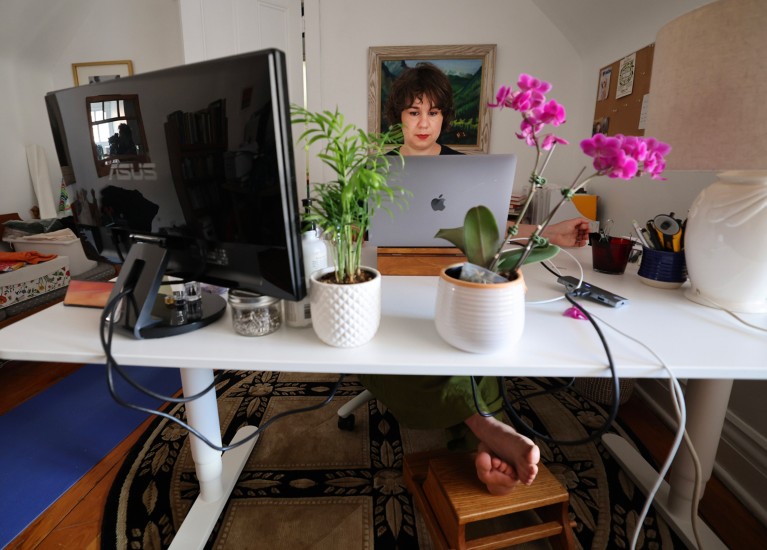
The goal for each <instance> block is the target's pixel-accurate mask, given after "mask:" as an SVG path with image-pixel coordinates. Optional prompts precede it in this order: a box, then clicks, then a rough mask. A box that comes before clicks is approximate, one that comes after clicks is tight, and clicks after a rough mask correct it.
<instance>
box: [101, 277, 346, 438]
mask: <svg viewBox="0 0 767 550" xmlns="http://www.w3.org/2000/svg"><path fill="white" fill-rule="evenodd" d="M132 292H133V289H123V290H122V291H120V292H119V293H118V294H117V295H116V296H115V297H114V298H113V299H112V300H110V301H109V303H108V304H107V305H106V306H105V307H104V311H103V312H102V314H101V330H100V336H101V344H102V347H103V348H104V353H105V355H106V357H107V361H106V374H107V387H108V388H109V394H110V395H111V396H112V398H113V399H114V400H115V401H116V402H117V403H118V404H119V405H122V406H123V407H126V408H128V409H133V410H135V411H139V412H143V413H147V414H151V415H155V416H160V417H162V418H166V419H168V420H170V421H172V422H175V423H176V424H178V425H179V426H181V427H182V428H184V429H185V430H187V431H188V432H189V433H190V434H192V435H193V436H195V437H197V438H198V439H199V440H200V441H202V442H203V443H205V444H206V445H207V446H208V447H210V448H211V449H213V450H215V451H219V452H222V453H225V452H227V451H230V450H232V449H235V448H237V447H239V446H241V445H245V444H246V443H248V442H249V441H251V440H253V439H255V438H256V437H258V436H259V435H261V432H263V431H264V430H265V429H266V428H268V427H269V426H270V425H272V424H273V423H274V422H276V421H277V420H279V419H281V418H284V417H286V416H291V415H294V414H299V413H304V412H310V411H314V410H317V409H321V408H322V407H324V406H326V405H327V404H329V403H330V402H331V401H332V400H333V398H334V397H335V395H336V393H337V392H338V389H339V387H340V386H341V382H343V380H344V378H345V377H346V375H345V374H341V375H340V376H339V377H338V380H337V381H336V383H335V384H334V385H333V387H332V388H331V390H330V394H328V396H327V398H326V399H325V400H324V401H323V402H322V403H318V404H316V405H309V406H307V407H302V408H298V409H292V410H289V411H283V412H281V413H279V414H276V415H274V416H273V417H271V418H270V419H269V420H267V421H266V422H264V423H263V424H262V425H260V426H258V427H257V428H256V431H255V432H253V433H252V434H250V435H248V436H247V437H245V438H244V439H241V440H240V441H237V442H236V443H232V444H231V445H226V446H219V445H216V444H215V443H213V442H212V441H210V440H209V439H208V438H207V437H205V436H204V435H203V434H202V433H200V432H199V431H198V430H196V429H194V428H193V427H192V426H190V425H189V424H187V423H186V422H184V421H183V420H180V419H178V418H176V417H175V416H173V415H171V414H169V413H166V412H164V411H160V410H157V409H150V408H148V407H143V406H141V405H136V404H135V403H130V402H128V401H125V400H124V399H123V398H122V397H120V396H119V395H118V393H117V389H116V388H115V385H114V375H113V372H112V370H113V368H114V370H116V371H117V372H118V373H120V374H121V376H122V377H123V378H124V379H125V380H126V381H127V382H129V383H130V384H131V385H132V386H133V387H134V388H136V389H138V390H139V391H141V392H142V393H145V394H146V395H150V396H151V397H155V396H159V397H157V398H158V399H166V400H167V401H172V402H177V403H184V402H188V401H192V400H193V399H197V398H199V397H200V396H202V395H204V394H206V393H207V392H208V391H210V390H211V389H212V388H215V385H216V380H215V379H214V381H213V383H212V384H211V385H210V386H208V387H207V388H205V389H204V390H202V391H201V392H199V393H197V394H195V395H193V396H189V397H184V398H175V397H171V398H168V396H163V395H161V394H158V393H155V392H153V391H151V390H149V389H147V388H144V387H143V386H142V385H141V384H138V383H137V382H135V381H134V380H132V379H131V377H130V376H129V375H128V374H127V373H125V372H124V371H123V370H122V369H121V368H120V366H119V364H118V363H117V361H116V360H115V359H114V357H113V356H112V352H111V348H112V337H113V335H114V325H115V316H114V312H115V310H116V309H117V306H118V304H119V303H120V301H121V300H122V299H123V298H125V297H126V296H129V295H132ZM105 326H106V327H107V335H108V336H107V337H105V336H104V327H105Z"/></svg>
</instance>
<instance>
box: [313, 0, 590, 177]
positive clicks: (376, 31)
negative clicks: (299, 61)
mask: <svg viewBox="0 0 767 550" xmlns="http://www.w3.org/2000/svg"><path fill="white" fill-rule="evenodd" d="M376 5H380V4H376ZM372 6H373V3H372V2H370V1H369V0H365V1H355V0H309V1H308V2H307V3H306V8H305V12H306V16H307V40H308V41H309V44H308V45H307V52H306V55H307V71H308V94H309V107H310V108H312V109H319V108H322V109H334V108H335V107H336V105H338V106H339V107H340V109H341V111H342V112H343V113H344V114H345V116H346V117H347V119H348V120H349V121H351V122H354V123H355V124H357V125H358V126H360V127H362V128H367V93H368V80H367V75H368V67H367V55H368V48H369V47H371V46H418V45H440V44H445V45H449V44H496V45H497V52H496V65H495V83H494V88H495V89H497V88H498V87H499V86H500V85H501V84H514V83H516V80H517V77H518V75H519V74H520V73H521V72H527V73H530V74H533V75H534V76H536V77H539V78H542V79H544V80H548V81H550V82H551V83H552V84H553V90H552V92H551V93H550V97H552V98H556V99H557V100H558V101H559V102H560V103H562V104H564V105H565V107H566V108H568V118H569V122H568V124H567V125H565V126H562V127H561V132H559V133H561V134H562V136H563V137H565V138H567V139H570V140H571V141H573V142H576V143H577V141H578V139H579V136H581V134H580V133H579V131H578V130H579V128H582V127H586V126H587V124H588V125H589V128H590V121H591V113H584V112H583V111H582V109H580V108H579V106H580V105H582V104H583V103H584V102H585V99H584V97H583V93H584V82H583V78H584V74H585V73H584V70H583V63H582V60H581V59H580V57H579V56H578V55H577V54H576V52H575V51H574V50H573V48H572V47H571V46H570V45H569V44H568V42H567V41H566V40H565V38H564V36H563V35H562V34H561V33H560V32H559V31H558V30H557V29H556V28H555V27H554V26H553V25H552V23H551V22H550V21H549V20H548V19H547V18H546V17H544V15H543V14H542V13H541V12H540V10H538V9H537V8H536V7H535V5H534V4H533V3H532V2H530V1H528V0H515V1H514V2H508V1H506V0H483V1H482V2H472V3H467V2H465V1H463V0H419V1H418V2H412V1H409V0H391V1H389V2H386V4H385V9H374V8H372ZM317 9H319V11H318V12H317V11H316V10H317ZM373 13H375V16H374V17H373V16H371V14H373ZM313 18H317V20H318V22H319V23H318V28H317V31H318V32H319V38H318V39H317V37H312V36H310V35H309V31H311V30H312V25H313V24H314V23H315V22H314V21H313ZM314 40H317V41H316V42H314ZM515 114H516V113H513V112H510V111H506V112H492V113H491V120H492V126H491V134H490V152H491V153H509V152H513V153H517V154H518V155H519V159H520V162H519V165H518V166H519V170H518V174H517V182H516V185H517V187H519V186H520V185H524V183H525V182H526V179H527V172H528V170H529V169H531V168H532V162H533V152H532V150H531V149H530V148H528V147H526V146H524V145H523V144H522V142H520V141H519V140H518V139H517V138H516V137H515V136H514V132H515V130H517V128H518V125H519V119H518V117H517V116H515ZM576 147H577V146H576ZM573 153H577V151H574V148H572V147H571V148H570V150H566V149H563V150H561V151H559V152H558V153H557V158H556V162H555V163H554V164H552V165H551V167H550V173H549V176H550V177H551V178H552V179H553V180H554V181H556V180H557V179H559V178H562V179H570V178H572V177H573V175H574V174H573V173H572V168H571V167H570V166H567V162H565V161H566V160H567V159H568V158H569V157H572V155H573Z"/></svg>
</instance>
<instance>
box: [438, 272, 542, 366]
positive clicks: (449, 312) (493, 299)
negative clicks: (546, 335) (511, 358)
mask: <svg viewBox="0 0 767 550" xmlns="http://www.w3.org/2000/svg"><path fill="white" fill-rule="evenodd" d="M460 267H461V264H456V265H451V266H448V267H446V268H444V269H443V270H442V271H440V274H439V282H438V283H437V305H436V311H435V316H434V322H435V324H436V326H437V332H438V333H439V335H440V336H441V337H442V338H443V340H445V341H446V342H447V343H448V344H450V345H452V346H454V347H456V348H458V349H460V350H463V351H468V352H471V353H493V352H497V351H501V350H510V349H513V347H514V346H515V345H516V344H517V343H518V342H519V340H520V338H521V337H522V331H523V329H524V328H525V292H526V290H527V287H526V286H525V281H524V278H523V277H522V273H521V272H520V274H519V277H518V278H517V279H516V280H514V281H509V282H507V283H496V284H481V283H471V282H468V281H461V280H460V279H457V278H454V277H453V276H452V275H451V273H460V271H459V269H460Z"/></svg>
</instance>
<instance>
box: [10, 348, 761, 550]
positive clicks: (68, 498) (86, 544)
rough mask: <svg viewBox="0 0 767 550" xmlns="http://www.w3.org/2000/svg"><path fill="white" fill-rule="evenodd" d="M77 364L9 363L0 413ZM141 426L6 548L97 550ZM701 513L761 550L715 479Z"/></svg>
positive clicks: (644, 434)
mask: <svg viewBox="0 0 767 550" xmlns="http://www.w3.org/2000/svg"><path fill="white" fill-rule="evenodd" d="M79 367H80V366H79V365H67V364H61V363H53V364H52V363H29V362H23V361H11V362H8V363H5V364H4V365H3V366H2V367H0V387H2V388H3V391H2V392H0V414H3V413H5V412H7V411H8V410H10V409H12V408H13V407H15V406H17V405H19V404H20V403H22V402H24V401H25V400H26V399H29V398H30V397H32V396H34V395H35V394H36V393H38V392H40V391H42V390H43V389H45V388H46V387H48V386H49V385H51V384H53V383H55V382H56V381H57V380H59V379H61V378H62V377H64V376H67V375H69V374H71V373H72V372H74V371H75V370H76V369H77V368H79ZM620 418H621V420H623V421H624V422H626V423H627V424H628V425H629V427H630V428H631V429H632V430H633V431H634V433H636V434H637V436H638V437H639V438H640V439H641V440H642V442H643V443H644V444H645V445H646V446H647V447H648V450H649V451H650V452H651V453H652V454H653V456H654V457H655V459H656V461H658V462H662V461H663V458H664V457H665V454H666V453H667V452H668V447H669V445H670V442H671V439H672V436H671V434H670V432H668V431H667V430H666V429H665V427H664V425H663V424H662V422H661V421H660V420H658V419H656V418H654V417H653V416H652V415H651V413H649V409H647V408H646V407H645V406H644V404H643V403H642V401H641V400H640V398H639V397H637V396H634V397H633V398H632V399H630V400H629V401H628V403H626V404H625V405H623V406H621V409H620ZM150 422H151V419H149V420H147V421H146V422H144V424H142V425H141V426H140V427H139V428H138V429H137V430H136V431H135V432H134V433H133V434H131V435H130V436H129V437H128V438H126V439H125V440H124V441H123V442H122V443H121V444H120V445H119V446H118V447H117V448H115V449H114V450H113V451H112V452H111V453H110V454H109V455H108V456H107V457H106V458H104V459H103V460H102V461H101V462H100V463H99V464H97V465H96V466H95V467H94V468H93V469H92V470H91V471H90V472H88V473H87V474H86V475H85V476H84V477H83V478H82V479H81V480H80V481H79V482H78V483H77V484H76V485H75V486H74V487H72V489H70V490H69V491H68V492H67V493H66V494H65V495H64V496H62V497H61V498H60V499H59V500H57V501H56V502H54V503H53V504H52V505H51V506H50V507H49V508H48V509H47V510H46V511H45V512H44V513H43V514H42V515H41V516H40V517H39V518H37V519H36V520H35V521H34V522H33V523H32V524H31V525H30V526H29V527H28V528H27V529H26V530H24V532H22V533H21V534H20V535H19V536H18V537H17V538H16V539H15V540H14V541H13V542H11V543H10V544H9V545H8V546H7V548H8V549H27V548H30V549H31V548H39V549H53V548H66V549H71V548H77V549H93V550H96V549H99V548H101V533H100V531H101V520H102V514H103V509H104V503H105V502H106V498H107V494H108V492H109V489H110V487H111V485H112V481H113V480H114V478H115V476H116V474H117V471H118V470H119V468H120V466H121V464H122V460H123V458H124V457H125V455H126V454H127V452H128V450H129V449H130V448H131V446H132V445H133V444H134V443H135V441H136V440H137V439H138V438H139V436H140V435H141V434H142V433H143V432H144V430H145V429H146V428H147V427H148V424H149V423H150ZM700 515H701V517H702V518H703V519H704V520H705V521H706V523H707V524H708V525H709V526H710V527H711V528H712V529H713V530H714V532H716V534H717V535H718V536H719V537H720V538H721V539H722V541H723V542H724V543H725V544H726V545H727V546H728V547H729V548H733V549H741V548H763V547H764V541H765V540H767V528H765V526H763V525H762V524H761V523H760V522H759V521H758V520H757V519H755V518H754V517H753V516H752V515H751V514H750V513H749V512H748V510H746V509H745V508H744V507H743V505H742V504H741V503H740V501H738V499H737V498H735V497H734V496H733V495H732V494H731V493H730V492H729V491H727V489H726V488H725V487H724V486H723V485H722V484H721V483H720V482H719V481H718V480H717V479H716V478H712V479H711V481H710V482H709V483H708V486H707V488H706V492H705V496H704V498H703V501H702V503H701V506H700Z"/></svg>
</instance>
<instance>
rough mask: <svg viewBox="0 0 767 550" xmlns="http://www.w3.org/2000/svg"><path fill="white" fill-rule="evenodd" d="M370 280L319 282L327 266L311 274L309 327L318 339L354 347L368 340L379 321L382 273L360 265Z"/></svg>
mask: <svg viewBox="0 0 767 550" xmlns="http://www.w3.org/2000/svg"><path fill="white" fill-rule="evenodd" d="M362 269H363V270H364V271H367V272H370V273H372V274H373V275H375V276H374V277H373V279H371V280H369V281H365V282H364V283H357V284H351V285H337V284H332V283H325V282H321V281H320V280H319V279H320V278H321V277H322V276H323V275H325V274H326V273H330V272H332V271H334V270H335V267H328V268H325V269H320V270H319V271H316V272H314V273H313V274H312V276H311V293H310V295H311V305H312V327H313V328H314V332H315V334H317V336H318V337H319V339H320V340H322V341H323V342H325V343H326V344H328V345H330V346H335V347H338V348H353V347H356V346H361V345H362V344H365V343H367V342H369V341H370V340H371V339H372V338H373V336H375V334H376V332H377V331H378V325H379V324H380V322H381V274H380V273H379V272H378V271H377V270H375V269H373V268H372V267H364V266H363V267H362Z"/></svg>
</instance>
